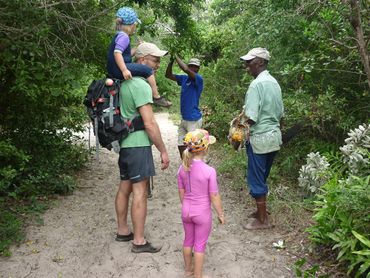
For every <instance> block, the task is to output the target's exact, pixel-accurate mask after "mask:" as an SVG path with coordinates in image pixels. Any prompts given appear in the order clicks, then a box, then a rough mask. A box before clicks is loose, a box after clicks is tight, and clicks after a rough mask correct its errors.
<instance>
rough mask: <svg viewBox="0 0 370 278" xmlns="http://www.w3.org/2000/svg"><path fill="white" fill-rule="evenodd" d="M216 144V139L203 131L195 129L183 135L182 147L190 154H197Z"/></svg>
mask: <svg viewBox="0 0 370 278" xmlns="http://www.w3.org/2000/svg"><path fill="white" fill-rule="evenodd" d="M215 142H216V137H214V136H212V135H209V133H208V131H207V130H205V129H196V130H194V131H190V132H188V133H187V134H186V135H185V138H184V145H185V146H186V148H187V149H188V150H189V152H191V153H197V152H200V151H203V150H205V149H207V148H208V146H209V145H210V144H213V143H215Z"/></svg>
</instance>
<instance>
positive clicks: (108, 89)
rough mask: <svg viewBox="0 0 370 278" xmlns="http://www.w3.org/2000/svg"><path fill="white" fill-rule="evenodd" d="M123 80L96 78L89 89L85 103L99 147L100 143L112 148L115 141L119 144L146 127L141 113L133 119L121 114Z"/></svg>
mask: <svg viewBox="0 0 370 278" xmlns="http://www.w3.org/2000/svg"><path fill="white" fill-rule="evenodd" d="M121 82H122V81H121V80H118V79H111V78H104V79H99V80H94V81H93V82H91V84H90V86H89V88H88V90H87V94H86V96H85V100H84V105H85V106H86V107H87V113H88V115H89V117H90V119H91V120H92V122H93V125H94V134H95V137H96V141H97V143H96V147H97V149H98V148H99V144H100V145H101V146H102V147H103V148H107V149H108V150H111V149H112V147H113V145H112V143H114V142H115V141H117V142H118V144H119V143H120V142H121V141H122V140H123V139H125V138H126V137H127V136H128V135H129V133H131V132H134V131H137V130H143V129H144V123H143V120H142V118H141V117H140V115H137V116H135V117H134V118H132V119H123V118H122V116H121V112H120V102H119V97H120V87H121Z"/></svg>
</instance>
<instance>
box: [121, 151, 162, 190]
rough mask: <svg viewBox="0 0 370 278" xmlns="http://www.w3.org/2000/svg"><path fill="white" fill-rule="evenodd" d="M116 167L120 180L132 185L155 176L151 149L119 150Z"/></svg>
mask: <svg viewBox="0 0 370 278" xmlns="http://www.w3.org/2000/svg"><path fill="white" fill-rule="evenodd" d="M118 166H119V172H120V176H121V180H130V181H132V183H137V182H139V181H142V180H144V179H145V178H148V177H151V176H155V168H154V162H153V154H152V147H136V148H121V150H120V152H119V158H118Z"/></svg>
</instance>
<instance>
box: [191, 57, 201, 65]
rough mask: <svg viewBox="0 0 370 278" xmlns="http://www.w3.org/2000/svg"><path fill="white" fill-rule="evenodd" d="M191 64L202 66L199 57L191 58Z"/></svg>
mask: <svg viewBox="0 0 370 278" xmlns="http://www.w3.org/2000/svg"><path fill="white" fill-rule="evenodd" d="M190 65H194V66H197V67H200V60H199V59H197V58H191V59H190V60H189V63H188V66H190Z"/></svg>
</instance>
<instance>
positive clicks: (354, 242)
mask: <svg viewBox="0 0 370 278" xmlns="http://www.w3.org/2000/svg"><path fill="white" fill-rule="evenodd" d="M369 190H370V177H369V176H368V177H366V178H357V177H352V178H351V179H348V180H346V181H344V180H341V181H340V180H338V178H337V177H334V178H333V179H331V180H330V181H329V182H328V183H327V184H325V185H324V186H323V187H322V193H321V194H319V195H318V196H317V199H318V200H317V201H316V202H315V203H316V207H317V208H316V211H317V212H316V214H315V216H314V219H315V221H316V224H315V225H314V226H312V227H310V228H309V229H308V231H309V232H310V238H311V239H312V240H313V241H314V242H316V243H318V244H321V245H326V246H332V248H333V249H334V250H336V249H337V250H338V256H337V259H338V260H339V261H341V262H344V261H345V262H347V263H348V264H349V268H348V273H351V272H352V271H354V272H355V273H356V277H358V276H359V275H360V274H361V273H364V272H365V271H366V270H367V269H368V268H369V265H368V260H366V259H368V257H366V256H367V251H366V250H369V247H368V246H366V243H367V242H368V239H366V238H369V237H370V233H369V231H370V217H369V202H370V196H369ZM356 235H357V236H356ZM358 235H360V236H358ZM361 239H362V240H361Z"/></svg>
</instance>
